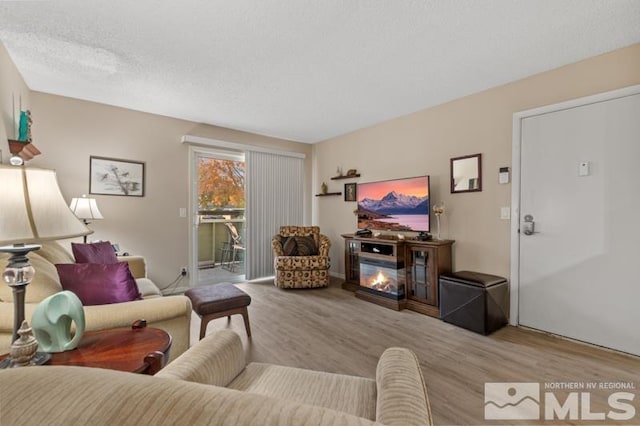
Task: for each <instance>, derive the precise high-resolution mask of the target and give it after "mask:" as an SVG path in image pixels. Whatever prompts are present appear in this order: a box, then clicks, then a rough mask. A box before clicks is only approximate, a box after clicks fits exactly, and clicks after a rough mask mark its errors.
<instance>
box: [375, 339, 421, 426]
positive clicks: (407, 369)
mask: <svg viewBox="0 0 640 426" xmlns="http://www.w3.org/2000/svg"><path fill="white" fill-rule="evenodd" d="M376 386H377V388H378V396H377V401H376V421H378V422H380V423H383V424H385V425H403V426H404V425H432V424H433V420H432V418H431V407H430V406H429V396H428V395H427V388H426V385H425V382H424V378H423V377H422V371H421V369H420V364H419V363H418V359H417V358H416V356H415V354H414V353H413V352H412V351H410V350H409V349H405V348H389V349H387V350H386V351H384V353H383V354H382V356H381V357H380V360H379V361H378V367H377V369H376Z"/></svg>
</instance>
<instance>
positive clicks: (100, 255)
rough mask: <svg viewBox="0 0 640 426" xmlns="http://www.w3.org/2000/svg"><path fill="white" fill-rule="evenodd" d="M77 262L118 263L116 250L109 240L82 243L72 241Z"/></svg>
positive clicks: (72, 248)
mask: <svg viewBox="0 0 640 426" xmlns="http://www.w3.org/2000/svg"><path fill="white" fill-rule="evenodd" d="M71 250H72V251H73V257H74V258H75V259H76V263H118V258H117V257H116V252H115V251H113V247H112V246H111V243H110V242H109V241H102V242H99V243H91V244H80V243H71Z"/></svg>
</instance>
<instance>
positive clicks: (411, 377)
mask: <svg viewBox="0 0 640 426" xmlns="http://www.w3.org/2000/svg"><path fill="white" fill-rule="evenodd" d="M0 406H1V407H2V421H3V424H4V422H6V423H7V424H11V425H20V424H25V425H26V424H49V425H58V424H59V425H68V424H92V425H94V426H95V425H113V424H123V425H125V424H130V425H150V424H153V425H159V424H167V425H200V424H228V425H276V424H286V425H301V424H310V425H366V424H374V422H379V424H388V425H402V426H409V425H430V424H432V421H431V412H430V407H429V400H428V397H427V392H426V387H425V384H424V380H423V378H422V373H421V371H420V366H419V364H418V362H417V359H416V357H415V355H414V354H413V353H412V352H411V351H409V350H407V349H403V348H390V349H387V350H386V351H385V352H384V353H383V354H382V356H381V357H380V360H379V362H378V368H377V371H376V379H375V380H374V379H366V378H362V377H353V376H346V375H339V374H331V373H324V372H319V371H310V370H302V369H297V368H290V367H283V366H277V365H271V364H261V363H251V364H249V365H246V364H245V358H244V350H243V348H242V344H241V342H240V338H239V337H238V335H237V334H235V333H234V332H232V331H229V330H221V331H219V332H216V333H214V334H212V335H209V336H207V337H205V338H204V339H203V340H201V341H200V342H199V343H197V344H196V345H195V346H193V347H192V348H191V349H189V350H188V351H187V352H185V353H184V354H183V355H182V356H180V357H179V358H178V359H176V360H175V361H174V362H173V363H171V364H169V365H168V366H166V367H165V368H164V369H163V370H161V371H160V372H159V373H158V374H157V375H156V376H155V377H150V376H143V375H135V374H129V373H121V372H116V371H108V370H100V369H92V368H79V367H26V368H18V369H11V370H5V371H0Z"/></svg>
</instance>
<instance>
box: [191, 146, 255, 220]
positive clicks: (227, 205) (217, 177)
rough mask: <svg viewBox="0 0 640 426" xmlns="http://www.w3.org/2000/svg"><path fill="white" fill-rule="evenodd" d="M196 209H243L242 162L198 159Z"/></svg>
mask: <svg viewBox="0 0 640 426" xmlns="http://www.w3.org/2000/svg"><path fill="white" fill-rule="evenodd" d="M198 179H199V182H198V209H199V210H201V211H202V210H206V211H214V210H220V209H244V162H242V161H233V160H222V159H217V158H200V161H199V163H198Z"/></svg>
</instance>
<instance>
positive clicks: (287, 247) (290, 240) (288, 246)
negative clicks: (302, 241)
mask: <svg viewBox="0 0 640 426" xmlns="http://www.w3.org/2000/svg"><path fill="white" fill-rule="evenodd" d="M280 243H281V244H282V251H283V252H284V255H285V256H297V255H298V243H297V242H296V237H283V236H282V235H281V236H280Z"/></svg>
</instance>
